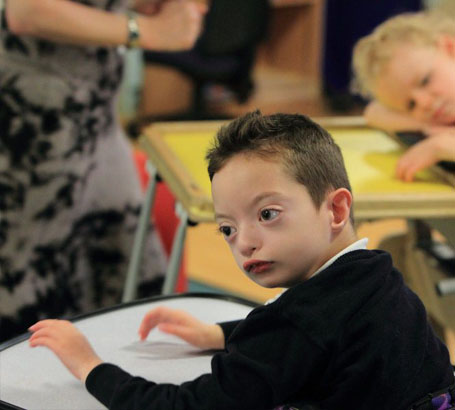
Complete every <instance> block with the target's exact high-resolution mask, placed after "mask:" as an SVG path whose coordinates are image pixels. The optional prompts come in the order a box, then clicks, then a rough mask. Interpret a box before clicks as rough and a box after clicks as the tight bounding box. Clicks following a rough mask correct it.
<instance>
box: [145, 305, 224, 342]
mask: <svg viewBox="0 0 455 410" xmlns="http://www.w3.org/2000/svg"><path fill="white" fill-rule="evenodd" d="M156 326H158V329H159V330H161V331H162V332H164V333H169V334H172V335H175V336H178V337H180V338H181V339H183V340H185V341H186V342H188V343H190V344H192V345H193V346H196V347H199V348H201V349H224V334H223V331H222V329H221V327H220V326H218V325H211V324H207V323H204V322H201V321H200V320H198V319H196V318H195V317H193V316H191V315H190V314H189V313H186V312H184V311H183V310H176V309H170V308H167V307H164V306H161V307H158V308H156V309H153V310H151V311H150V312H148V313H147V314H146V315H145V316H144V318H143V319H142V322H141V325H140V326H139V337H140V338H141V340H145V339H146V338H147V335H148V334H149V333H150V331H151V330H152V329H153V328H154V327H156Z"/></svg>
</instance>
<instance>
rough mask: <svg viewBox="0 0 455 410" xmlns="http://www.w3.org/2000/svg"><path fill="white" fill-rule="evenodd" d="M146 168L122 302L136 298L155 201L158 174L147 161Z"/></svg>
mask: <svg viewBox="0 0 455 410" xmlns="http://www.w3.org/2000/svg"><path fill="white" fill-rule="evenodd" d="M146 168H147V171H148V174H149V176H150V179H149V184H148V187H147V191H146V193H145V197H144V202H143V204H142V207H141V213H140V215H139V220H138V224H137V228H136V233H135V235H134V242H133V249H132V252H131V257H130V261H129V265H128V272H127V275H126V280H125V287H124V289H123V296H122V302H130V301H131V300H134V299H135V298H136V292H137V282H138V276H139V271H140V267H141V262H142V255H143V252H144V244H145V238H146V234H147V230H148V227H149V224H150V212H151V210H152V207H153V203H154V201H155V193H156V183H157V176H158V173H157V170H156V168H155V167H154V166H153V165H152V164H151V163H150V162H149V161H147V164H146Z"/></svg>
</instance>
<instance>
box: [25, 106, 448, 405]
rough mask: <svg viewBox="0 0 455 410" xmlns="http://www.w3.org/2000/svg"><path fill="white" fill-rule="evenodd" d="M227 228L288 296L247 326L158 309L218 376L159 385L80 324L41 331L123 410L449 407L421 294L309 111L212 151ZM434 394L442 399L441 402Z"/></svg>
mask: <svg viewBox="0 0 455 410" xmlns="http://www.w3.org/2000/svg"><path fill="white" fill-rule="evenodd" d="M207 158H208V160H209V166H208V170H209V176H210V179H211V182H212V196H213V203H214V209H215V215H216V221H217V224H218V226H219V231H220V233H221V234H222V235H223V236H224V237H225V239H226V242H227V244H228V245H229V247H230V249H231V251H232V254H233V256H234V259H235V261H236V263H237V265H238V266H239V268H240V269H241V270H242V271H243V272H244V273H245V274H246V275H247V276H248V277H249V278H250V279H251V280H253V281H254V282H255V283H257V284H259V285H261V286H263V287H266V288H274V287H284V288H288V289H287V290H286V292H284V293H283V294H282V295H281V296H280V297H278V298H277V299H276V300H274V301H273V302H271V303H268V304H266V305H265V306H260V307H258V308H256V309H254V310H253V311H252V312H251V313H250V314H249V315H248V316H247V317H246V318H245V319H243V320H239V321H237V322H228V323H221V324H219V325H218V324H206V323H202V322H200V321H199V320H197V319H196V318H193V317H192V316H190V315H188V314H187V313H185V312H182V311H178V310H173V309H168V308H165V307H161V308H157V309H155V310H152V311H151V312H149V313H148V314H146V315H145V317H144V318H143V320H142V323H141V325H140V328H139V335H140V338H141V340H144V339H145V338H146V337H147V335H148V334H149V332H150V331H151V330H152V329H153V328H155V327H158V328H159V329H160V330H162V331H165V332H167V333H171V334H174V335H177V336H179V337H181V338H182V339H184V340H186V341H187V342H189V343H191V344H193V345H195V346H198V347H200V348H203V349H216V350H219V352H217V353H215V354H214V356H213V359H212V366H211V367H212V370H211V372H210V373H207V374H204V375H202V376H200V377H198V378H196V379H195V380H193V381H189V382H186V383H183V384H182V385H179V386H177V385H171V384H156V383H154V382H152V381H147V380H144V379H142V378H139V377H133V376H132V375H130V374H129V373H127V372H125V371H124V370H122V369H120V368H119V367H118V366H115V365H114V364H109V363H103V362H102V360H101V358H100V357H99V356H98V355H97V354H96V353H95V352H94V351H93V349H92V348H91V346H90V345H89V343H88V342H87V340H86V339H85V337H84V336H83V335H82V334H81V333H80V332H79V331H78V330H77V329H76V327H75V326H74V325H72V324H71V323H70V322H67V321H62V320H45V321H41V322H38V323H37V324H35V325H34V326H32V327H31V328H30V331H31V332H33V335H32V336H31V338H30V346H32V347H35V346H46V347H47V348H49V349H51V350H52V351H53V352H54V353H55V354H56V355H57V356H58V357H59V358H60V360H61V361H62V362H63V364H64V365H65V366H66V367H67V368H68V369H69V370H70V371H71V372H72V373H73V375H74V376H76V377H77V378H78V379H80V380H81V381H82V382H84V383H85V385H86V387H87V389H88V391H89V392H90V393H91V394H92V395H94V396H95V397H96V398H97V399H98V400H99V401H101V402H102V403H103V404H104V405H105V406H106V407H108V408H109V409H111V410H125V409H128V410H136V409H137V410H147V409H150V410H152V409H156V410H166V409H175V410H177V409H178V410H192V409H194V410H242V409H244V410H260V409H262V410H271V409H276V410H278V409H279V410H284V409H296V410H303V409H305V410H309V409H324V410H354V409H355V410H367V409H368V410H409V409H411V407H412V409H413V410H427V409H435V410H436V409H437V410H449V409H454V407H453V405H454V404H455V386H454V384H453V383H454V376H453V370H452V368H451V365H450V362H449V356H448V352H447V349H446V347H445V346H444V345H443V344H442V343H441V341H440V340H439V339H438V338H437V337H436V336H435V334H434V332H433V330H432V329H431V327H430V325H429V323H428V320H427V315H426V312H425V309H424V307H423V305H422V303H421V302H420V300H419V299H418V297H417V296H416V295H415V294H414V293H413V292H412V291H410V290H409V289H408V288H407V287H406V285H405V284H404V283H403V280H402V277H401V274H400V273H399V272H398V271H397V270H396V269H395V268H394V267H393V265H392V260H391V258H390V255H389V254H387V253H386V252H383V251H372V250H367V249H366V242H367V240H366V238H363V239H360V240H358V239H357V237H356V234H355V230H354V227H353V223H354V216H353V214H352V211H351V205H352V194H351V188H350V184H349V180H348V177H347V174H346V169H345V167H344V163H343V158H342V155H341V151H340V149H339V147H338V146H337V145H336V144H335V142H334V141H333V139H332V138H331V136H330V135H329V134H328V133H327V131H325V130H324V129H323V128H321V127H320V126H318V125H317V124H315V123H314V122H312V121H311V120H309V119H308V118H307V117H305V116H303V115H298V114H275V115H271V116H262V115H261V114H260V113H259V112H254V113H250V114H247V115H245V116H243V117H240V118H238V119H237V120H235V121H233V122H231V123H230V124H228V125H227V126H225V127H223V128H222V129H221V130H220V131H219V132H218V135H217V138H216V143H215V144H214V146H213V148H212V149H211V150H210V151H209V153H208V155H207ZM430 393H432V394H431V395H430Z"/></svg>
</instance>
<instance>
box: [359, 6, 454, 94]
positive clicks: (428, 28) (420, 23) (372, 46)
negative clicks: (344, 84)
mask: <svg viewBox="0 0 455 410" xmlns="http://www.w3.org/2000/svg"><path fill="white" fill-rule="evenodd" d="M450 3H452V5H453V3H455V1H454V0H451V2H450ZM447 4H448V3H447ZM447 11H449V13H447ZM452 13H454V14H455V11H454V10H453V7H452V8H451V9H450V10H448V9H447V8H437V9H435V10H433V11H431V12H418V13H404V14H400V15H398V16H395V17H392V18H390V19H389V20H387V21H385V22H384V23H382V24H381V25H379V26H378V27H377V28H376V29H375V30H374V31H373V32H372V33H371V34H369V35H368V36H366V37H363V38H362V39H360V40H359V41H358V42H357V44H356V45H355V47H354V50H353V71H354V76H355V78H354V82H353V85H352V88H353V91H354V92H357V93H360V94H362V95H363V96H365V97H373V90H372V88H373V84H374V82H375V81H376V79H377V78H378V76H379V75H380V74H381V72H382V70H383V69H384V67H385V66H386V65H387V63H388V62H389V61H390V60H391V58H392V57H393V56H394V54H395V52H396V48H397V46H400V45H403V44H408V45H411V46H413V45H414V46H430V47H435V46H436V45H437V42H438V39H440V37H441V35H450V36H453V37H455V17H454V14H452Z"/></svg>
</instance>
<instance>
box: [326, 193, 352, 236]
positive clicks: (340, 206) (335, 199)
mask: <svg viewBox="0 0 455 410" xmlns="http://www.w3.org/2000/svg"><path fill="white" fill-rule="evenodd" d="M327 203H328V206H329V209H330V212H331V215H332V222H331V226H332V229H333V230H334V231H339V230H341V229H343V227H344V226H345V225H346V223H347V222H349V215H350V213H351V205H352V194H351V193H350V192H349V191H348V190H347V189H346V188H338V189H336V190H335V191H332V192H330V194H329V195H328V197H327Z"/></svg>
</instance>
